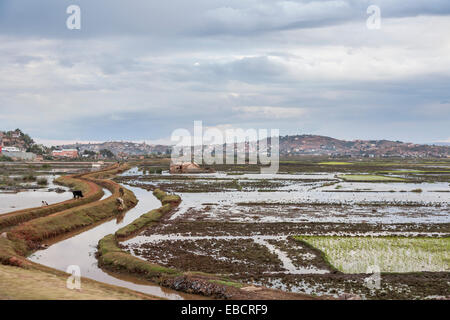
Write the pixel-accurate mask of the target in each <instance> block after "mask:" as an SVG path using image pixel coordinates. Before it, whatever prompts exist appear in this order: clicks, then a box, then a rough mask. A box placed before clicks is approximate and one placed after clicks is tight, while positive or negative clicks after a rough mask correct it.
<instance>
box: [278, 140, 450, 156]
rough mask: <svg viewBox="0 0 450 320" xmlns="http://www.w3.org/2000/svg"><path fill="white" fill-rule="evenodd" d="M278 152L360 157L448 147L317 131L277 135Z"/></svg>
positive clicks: (443, 152) (442, 152) (430, 152)
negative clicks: (343, 137) (341, 136)
mask: <svg viewBox="0 0 450 320" xmlns="http://www.w3.org/2000/svg"><path fill="white" fill-rule="evenodd" d="M280 154H282V155H329V156H360V157H383V156H384V157H393V156H399V157H448V156H449V155H450V147H448V146H432V145H421V144H414V143H404V142H401V141H389V140H353V141H346V140H338V139H334V138H330V137H325V136H318V135H296V136H284V137H281V138H280Z"/></svg>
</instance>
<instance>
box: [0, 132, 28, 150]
mask: <svg viewBox="0 0 450 320" xmlns="http://www.w3.org/2000/svg"><path fill="white" fill-rule="evenodd" d="M34 145H35V143H34V140H33V139H31V137H30V136H29V135H28V134H26V133H23V132H22V130H20V129H16V130H14V131H0V146H2V147H16V148H19V149H20V150H22V151H27V150H30V149H31V148H32V147H33V146H34Z"/></svg>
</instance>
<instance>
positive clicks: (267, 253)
mask: <svg viewBox="0 0 450 320" xmlns="http://www.w3.org/2000/svg"><path fill="white" fill-rule="evenodd" d="M363 174H364V173H363ZM340 175H341V173H340V172H332V173H330V172H326V173H323V172H320V173H308V174H278V175H260V174H252V173H238V172H233V173H231V174H230V173H229V172H228V173H226V172H218V173H214V174H195V175H170V174H168V173H167V172H163V173H162V174H150V175H146V174H144V173H143V172H141V171H139V170H138V169H135V170H134V171H130V172H128V173H127V175H126V176H125V177H123V180H121V181H122V182H123V183H127V184H129V185H132V186H136V187H140V188H143V189H147V190H153V189H154V188H156V187H159V188H162V189H163V190H165V191H169V192H174V193H176V194H178V195H180V196H181V198H182V203H181V204H180V206H179V208H178V210H177V211H175V212H174V213H173V214H172V215H171V216H167V217H165V218H164V219H163V221H162V222H161V223H160V224H159V225H157V226H153V227H151V228H148V229H147V230H145V231H143V232H142V233H141V234H140V235H138V236H137V237H135V238H133V239H130V240H127V241H125V242H123V243H122V244H121V245H122V248H124V249H125V250H128V251H129V252H130V253H131V254H133V255H135V256H137V257H140V258H142V259H146V260H148V261H151V262H154V263H158V264H160V265H163V266H168V267H174V268H177V269H180V270H185V271H201V272H211V273H216V274H221V275H224V276H228V277H230V278H232V279H235V280H239V281H242V282H244V283H249V284H257V285H258V284H259V285H265V286H269V287H272V288H277V289H281V290H285V291H292V292H300V293H309V294H316V295H331V296H335V297H337V296H339V295H340V294H342V293H353V294H358V295H360V296H361V297H363V298H371V299H372V298H374V299H378V298H392V299H397V298H399V299H405V298H407V299H416V298H421V299H426V298H430V297H433V296H448V295H449V294H450V285H449V283H450V276H449V274H450V273H449V268H448V264H449V260H448V253H447V255H446V253H445V251H446V250H447V249H445V248H448V243H449V238H448V237H449V236H450V210H449V209H450V208H449V201H448V200H449V198H450V185H449V182H448V181H447V178H445V177H444V178H442V177H440V179H438V180H437V181H426V182H424V181H422V182H420V181H417V180H416V179H410V177H405V181H402V182H378V181H375V182H348V181H345V180H344V179H341V178H339V176H340ZM399 176H402V177H404V176H403V175H401V174H399ZM296 235H301V236H326V237H328V238H337V239H339V238H343V239H346V238H347V237H355V236H359V237H361V236H362V237H379V238H381V239H382V238H383V237H386V236H393V237H408V239H410V241H412V242H411V243H410V244H409V245H411V246H412V247H414V246H415V245H416V244H417V245H419V244H420V242H417V243H416V242H415V239H418V240H419V239H421V238H423V237H425V238H430V239H436V237H437V239H441V240H442V241H444V243H445V244H444V245H443V246H437V248H440V249H437V250H438V252H436V253H433V254H431V253H430V254H427V253H426V252H425V253H424V252H423V251H422V252H421V253H420V254H417V255H416V256H414V250H412V251H411V250H410V251H408V250H407V249H405V250H403V249H401V250H400V249H399V250H400V251H399V252H400V253H401V254H400V256H402V255H403V257H405V255H406V254H407V253H410V254H411V257H409V258H410V259H409V260H408V259H403V261H405V263H408V264H410V266H409V267H405V268H403V269H402V268H399V269H396V268H392V269H389V266H390V265H392V266H393V265H395V264H398V263H399V261H400V260H401V259H400V260H399V259H396V260H395V259H390V258H389V257H391V256H392V257H394V256H396V253H395V250H394V251H389V250H390V249H389V246H388V247H387V250H388V252H391V253H392V255H391V256H389V255H387V256H383V255H380V253H379V251H380V250H378V251H376V250H375V249H374V250H375V251H374V252H373V254H372V253H371V252H370V250H369V249H367V248H366V249H367V250H366V251H364V254H365V256H372V255H373V256H374V257H375V260H373V261H375V262H377V260H376V259H377V257H378V259H384V260H383V261H381V260H380V261H379V264H380V265H381V266H383V268H385V270H387V272H392V270H394V271H395V270H400V272H404V273H399V274H388V275H385V276H383V279H384V282H383V283H382V285H381V287H380V288H379V289H376V290H374V289H372V288H370V287H368V286H367V283H366V282H367V281H366V278H367V277H369V276H370V274H366V273H365V271H366V270H364V271H361V270H362V269H361V270H359V269H358V271H357V272H356V271H355V270H353V269H342V270H339V267H341V266H342V263H341V264H339V263H337V262H336V265H334V264H330V262H329V259H326V258H325V256H324V255H326V256H328V254H329V255H330V257H331V256H333V253H331V252H328V251H326V250H325V248H324V247H321V246H319V245H317V247H315V246H314V245H311V243H309V242H305V241H302V240H299V239H297V238H295V237H294V236H296ZM419 237H421V238H419ZM367 239H369V240H368V241H369V242H370V238H367ZM374 239H378V238H374ZM319 248H320V249H319ZM333 248H334V247H333ZM336 248H337V246H336ZM355 248H356V247H355ZM331 250H334V249H331ZM377 252H378V253H377ZM434 254H435V255H434ZM359 256H361V257H362V251H361V252H359V251H355V252H352V251H351V250H349V251H347V252H346V251H342V252H341V253H340V255H339V257H340V260H339V261H346V262H347V263H350V264H351V263H352V261H358V259H359V258H361V257H359ZM436 256H439V257H440V258H439V259H435V258H436ZM415 259H418V260H420V262H417V263H413V262H411V261H416V260H415ZM394 260H395V261H394ZM370 261H372V260H370ZM397 267H398V266H397ZM343 271H350V272H343ZM417 271H421V272H423V273H421V274H417V273H414V272H417ZM411 272H413V273H411Z"/></svg>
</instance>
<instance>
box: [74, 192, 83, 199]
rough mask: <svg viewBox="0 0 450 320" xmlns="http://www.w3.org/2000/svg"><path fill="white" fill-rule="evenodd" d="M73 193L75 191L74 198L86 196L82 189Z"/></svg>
mask: <svg viewBox="0 0 450 320" xmlns="http://www.w3.org/2000/svg"><path fill="white" fill-rule="evenodd" d="M72 193H73V198H74V199H80V198H83V197H84V196H83V192H82V191H80V190H75V191H72Z"/></svg>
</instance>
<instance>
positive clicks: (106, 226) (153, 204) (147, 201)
mask: <svg viewBox="0 0 450 320" xmlns="http://www.w3.org/2000/svg"><path fill="white" fill-rule="evenodd" d="M127 188H128V189H129V190H131V191H132V192H134V194H135V195H136V198H137V199H138V200H139V202H138V204H137V205H136V207H134V208H133V209H131V210H129V211H128V212H127V213H126V214H125V216H124V217H117V218H114V219H112V220H109V221H106V222H104V223H102V224H99V225H97V226H95V227H93V228H91V229H89V230H87V231H84V232H81V233H78V234H77V235H74V236H72V237H71V238H68V239H64V240H61V241H59V242H56V243H53V244H51V243H50V246H49V247H48V248H47V249H45V250H40V251H36V252H35V253H34V254H32V255H31V256H30V257H29V260H31V261H33V262H36V263H39V264H42V265H45V266H48V267H51V268H54V269H58V270H62V271H66V270H67V267H68V266H70V265H76V266H79V267H80V270H81V276H82V277H86V278H90V279H93V280H97V281H100V282H104V283H108V284H112V285H116V286H121V287H126V288H128V289H131V290H135V291H139V292H143V293H147V294H151V295H154V296H158V297H162V298H166V299H174V300H180V299H186V298H190V299H193V298H197V299H198V297H195V296H191V295H186V294H182V293H179V292H176V291H174V290H168V289H166V288H163V287H160V286H158V285H151V284H149V283H148V282H144V281H139V280H137V279H134V278H133V279H131V278H127V277H122V276H120V278H118V276H117V275H114V276H113V275H111V274H109V273H107V272H105V271H103V270H102V269H100V268H99V267H98V265H97V259H96V257H95V254H96V252H97V244H98V241H99V240H100V239H102V238H103V237H104V236H106V235H108V234H112V233H115V232H116V231H117V230H118V229H120V228H122V227H123V226H126V225H127V224H129V223H131V222H132V221H133V220H135V219H136V218H138V217H139V216H141V215H142V214H144V213H146V212H148V211H150V210H152V209H155V208H159V207H160V206H161V203H160V202H159V200H158V199H157V198H155V197H154V196H153V195H152V193H151V192H148V191H146V190H143V189H141V188H135V187H128V186H127ZM81 286H83V284H81Z"/></svg>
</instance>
